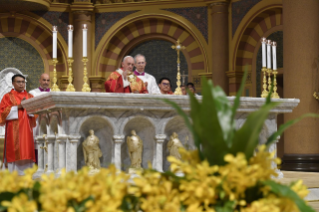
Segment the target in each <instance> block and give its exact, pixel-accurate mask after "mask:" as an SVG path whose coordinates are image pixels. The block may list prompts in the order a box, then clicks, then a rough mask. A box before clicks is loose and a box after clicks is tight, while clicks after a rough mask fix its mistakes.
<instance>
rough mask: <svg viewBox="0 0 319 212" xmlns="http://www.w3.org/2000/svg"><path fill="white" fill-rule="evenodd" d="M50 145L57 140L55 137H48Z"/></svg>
mask: <svg viewBox="0 0 319 212" xmlns="http://www.w3.org/2000/svg"><path fill="white" fill-rule="evenodd" d="M46 140H47V141H48V143H54V142H55V140H56V136H55V135H48V136H47V139H46Z"/></svg>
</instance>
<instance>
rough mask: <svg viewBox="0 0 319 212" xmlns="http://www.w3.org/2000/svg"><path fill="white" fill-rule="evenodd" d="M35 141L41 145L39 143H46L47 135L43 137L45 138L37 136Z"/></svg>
mask: <svg viewBox="0 0 319 212" xmlns="http://www.w3.org/2000/svg"><path fill="white" fill-rule="evenodd" d="M35 140H36V142H37V143H38V144H39V143H44V142H45V140H46V135H43V136H41V135H39V136H37V137H36V138H35Z"/></svg>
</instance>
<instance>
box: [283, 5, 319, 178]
mask: <svg viewBox="0 0 319 212" xmlns="http://www.w3.org/2000/svg"><path fill="white" fill-rule="evenodd" d="M283 20H284V24H283V31H284V33H283V34H284V38H283V42H284V97H285V98H298V99H300V104H299V105H298V107H296V108H295V109H294V110H293V113H287V114H285V115H284V121H285V122H287V121H288V120H291V119H294V118H297V117H299V116H301V115H302V114H305V113H309V112H311V113H318V108H319V107H318V101H317V100H315V98H314V97H313V96H312V95H313V93H314V91H315V90H317V91H318V89H319V88H318V87H315V86H314V85H316V84H318V83H316V81H318V80H319V79H318V78H314V76H318V75H317V74H316V73H317V71H318V70H317V65H318V55H319V24H318V20H319V1H313V0H308V1H299V0H283ZM318 126H319V119H314V118H308V119H305V120H302V121H301V122H299V123H297V124H295V125H294V126H293V127H291V128H290V129H288V130H286V131H285V135H284V157H283V165H282V169H283V170H291V171H316V172H318V171H319V162H318V161H319V142H318V139H319V130H318Z"/></svg>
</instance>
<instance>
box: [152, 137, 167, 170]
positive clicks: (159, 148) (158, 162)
mask: <svg viewBox="0 0 319 212" xmlns="http://www.w3.org/2000/svg"><path fill="white" fill-rule="evenodd" d="M165 139H166V135H165V134H158V135H156V136H155V141H156V152H155V164H154V168H155V169H156V170H157V171H159V172H163V143H164V141H165Z"/></svg>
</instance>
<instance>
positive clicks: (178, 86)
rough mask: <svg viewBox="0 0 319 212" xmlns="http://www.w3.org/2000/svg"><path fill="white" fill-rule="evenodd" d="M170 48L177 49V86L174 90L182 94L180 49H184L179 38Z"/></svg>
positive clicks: (176, 93) (177, 93)
mask: <svg viewBox="0 0 319 212" xmlns="http://www.w3.org/2000/svg"><path fill="white" fill-rule="evenodd" d="M172 49H176V51H177V77H176V78H177V81H176V85H177V88H176V90H175V92H174V94H175V95H182V89H181V60H180V51H181V50H182V49H185V46H181V44H180V42H179V40H177V42H176V45H175V46H172Z"/></svg>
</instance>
